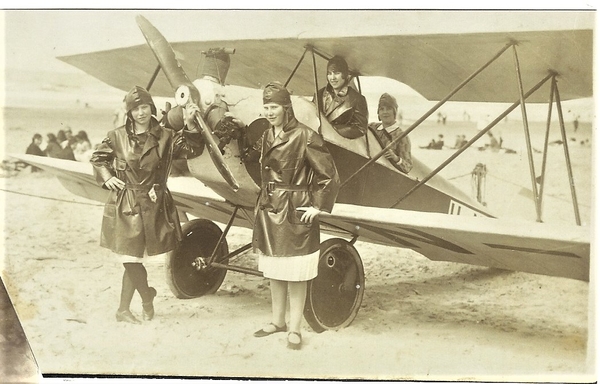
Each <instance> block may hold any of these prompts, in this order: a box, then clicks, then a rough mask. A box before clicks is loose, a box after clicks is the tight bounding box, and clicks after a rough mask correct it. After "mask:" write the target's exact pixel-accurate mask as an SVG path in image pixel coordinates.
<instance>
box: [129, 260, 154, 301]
mask: <svg viewBox="0 0 600 384" xmlns="http://www.w3.org/2000/svg"><path fill="white" fill-rule="evenodd" d="M123 266H124V267H125V270H126V271H127V274H128V275H129V278H130V279H131V281H132V282H133V286H134V287H135V289H137V291H138V292H139V293H140V296H141V297H142V301H143V302H148V301H152V299H153V298H154V292H155V291H154V289H151V288H149V287H148V272H147V271H146V268H145V267H144V265H143V264H142V263H123Z"/></svg>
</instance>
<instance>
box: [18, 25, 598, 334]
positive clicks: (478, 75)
mask: <svg viewBox="0 0 600 384" xmlns="http://www.w3.org/2000/svg"><path fill="white" fill-rule="evenodd" d="M136 20H137V23H138V26H139V28H140V30H141V31H142V33H143V35H144V37H145V39H146V41H147V44H145V45H137V46H131V47H126V48H117V49H112V50H107V51H100V52H92V53H85V54H78V55H72V56H63V57H59V59H60V60H62V61H64V62H66V63H68V64H71V65H73V66H75V67H77V68H79V69H81V70H83V71H85V72H86V73H88V74H90V75H92V76H94V77H96V78H97V79H99V80H101V81H103V82H104V83H106V84H108V85H110V86H113V87H116V88H118V89H121V90H123V91H127V90H128V89H130V88H131V86H133V85H146V88H148V89H149V90H150V92H151V93H152V94H153V95H154V96H163V97H173V95H175V96H174V99H175V102H176V103H177V104H179V105H183V104H185V103H186V102H187V101H189V100H190V98H191V100H193V101H194V102H196V103H198V105H200V106H201V109H203V111H205V110H207V109H208V107H209V105H210V104H211V103H212V102H213V99H214V98H215V95H216V94H218V93H219V92H221V91H219V88H218V87H217V88H215V87H213V88H211V87H210V86H207V83H206V82H207V81H210V80H207V79H193V81H192V79H190V77H189V76H188V74H195V73H196V72H197V68H198V66H199V63H201V62H202V60H206V57H207V54H208V53H209V52H216V51H219V52H225V53H227V54H228V55H230V57H231V63H232V70H231V71H230V73H229V74H228V75H227V78H226V82H225V85H224V89H225V92H224V94H225V95H226V96H224V97H223V100H224V101H225V102H226V103H227V109H228V111H229V112H230V113H231V114H233V115H235V116H236V117H237V118H239V119H240V120H241V121H243V122H244V123H245V124H247V130H248V132H247V134H248V137H250V138H251V139H253V140H256V139H258V137H259V136H260V134H261V133H262V132H263V131H264V129H266V128H267V126H268V123H265V121H266V119H264V118H263V117H262V116H261V115H260V112H261V110H262V108H261V107H262V99H261V87H262V86H264V85H265V84H267V83H268V82H269V81H272V80H279V81H282V82H284V83H285V85H286V86H287V87H288V88H289V89H290V90H291V92H292V93H293V94H294V100H293V106H294V110H295V114H296V116H297V118H298V119H299V120H300V121H302V122H303V123H304V124H306V125H308V126H309V127H311V128H312V129H314V130H315V131H317V132H319V133H320V134H321V135H322V137H323V138H324V139H325V141H326V143H327V145H328V148H329V150H330V152H331V153H332V154H333V156H334V159H335V161H336V166H337V168H338V171H339V174H340V178H341V180H342V188H341V191H340V194H339V196H338V199H337V202H336V205H335V207H334V209H333V211H332V213H331V214H322V215H321V217H320V221H321V229H322V231H323V232H324V233H327V234H329V235H331V237H330V238H329V239H327V240H326V241H324V242H323V243H322V245H321V256H320V262H319V274H318V277H317V278H315V279H314V280H312V281H311V282H309V284H308V294H307V302H306V310H305V318H306V320H307V322H308V323H309V324H310V325H311V327H312V328H313V329H314V330H316V331H323V330H327V329H339V328H342V327H345V326H348V325H349V324H350V323H351V322H352V321H353V319H354V318H355V316H356V315H357V313H358V311H359V308H360V305H361V301H362V298H363V293H364V289H365V276H364V269H363V264H362V261H361V258H360V255H359V252H358V251H357V250H356V248H355V246H354V245H355V242H356V241H365V242H372V243H376V244H383V245H387V246H393V247H400V248H408V249H412V250H414V251H416V252H418V253H420V254H422V255H424V256H425V257H427V258H429V259H431V260H442V261H451V262H458V263H466V264H472V265H478V266H486V267H492V268H500V269H506V270H514V271H524V272H528V273H534V274H543V275H549V276H558V277H564V278H571V279H578V280H583V281H588V280H589V274H590V268H589V266H590V229H589V228H588V227H583V226H581V220H580V219H579V208H578V203H577V197H576V191H575V189H574V183H573V176H572V172H571V167H570V163H569V161H570V160H569V151H568V145H567V144H568V140H566V136H565V135H566V133H565V125H564V118H563V112H562V107H561V102H562V101H564V100H570V99H577V98H585V97H591V96H592V94H593V93H592V84H593V81H592V72H593V70H592V69H593V68H592V45H593V30H592V27H591V25H584V26H583V27H581V28H574V27H573V26H577V25H580V23H576V22H574V23H571V24H570V25H571V27H570V28H568V29H555V30H542V31H516V32H486V33H483V32H482V33H461V34H402V33H401V32H398V33H394V30H393V28H392V29H391V31H392V33H389V34H386V35H377V36H373V35H370V36H337V37H302V36H299V37H296V38H282V39H277V38H274V39H266V40H265V39H262V40H256V39H240V40H222V41H216V40H213V41H194V42H175V43H169V42H168V41H167V40H166V38H165V37H164V36H163V35H162V34H161V33H160V32H159V31H158V30H157V29H156V28H155V27H154V26H153V25H152V24H151V23H150V22H149V21H148V20H147V19H146V18H144V17H143V16H137V18H136ZM334 55H341V56H343V57H344V58H345V59H346V60H347V61H348V63H349V65H350V66H351V68H352V75H353V79H354V82H353V86H355V87H356V88H357V89H358V90H359V91H360V88H361V87H360V78H361V77H362V76H383V77H389V78H393V79H395V80H398V81H400V82H402V83H404V84H407V85H409V86H410V87H412V88H413V89H415V90H416V91H417V92H419V93H420V94H422V95H423V96H424V97H425V98H427V99H429V100H434V101H437V103H436V104H435V106H433V107H432V108H431V109H430V110H429V111H427V112H426V113H425V114H424V115H423V116H421V117H420V118H419V119H417V120H416V121H415V122H414V123H413V124H411V125H410V126H409V127H408V128H407V129H405V130H404V134H403V136H402V137H404V136H406V135H408V134H410V132H411V131H413V130H414V129H417V128H418V127H419V125H420V124H421V123H422V122H423V121H424V120H425V119H427V118H428V117H429V116H431V115H432V114H434V113H436V111H438V110H439V108H440V107H441V106H442V105H444V104H445V103H446V102H447V101H449V100H452V101H474V102H478V101H489V102H503V103H510V106H509V107H508V108H507V109H506V110H505V111H504V112H503V113H501V114H500V115H499V116H498V117H497V118H496V119H494V120H493V121H491V122H490V123H489V125H488V126H486V127H485V128H483V129H481V130H480V131H479V133H477V134H476V135H475V136H474V137H472V138H471V139H470V140H468V143H467V145H466V146H464V147H462V148H461V149H458V150H456V151H455V152H453V153H452V154H451V155H450V156H449V158H448V159H447V160H446V161H444V162H443V163H442V164H440V165H439V167H437V168H435V169H430V168H429V167H427V166H426V165H425V164H424V163H422V162H421V161H419V160H418V159H414V161H413V162H414V166H413V169H412V170H411V171H410V172H409V173H408V174H405V173H402V172H400V171H399V170H398V169H396V168H395V167H394V166H393V165H392V164H391V163H390V162H389V161H388V160H387V159H386V158H385V157H384V156H383V154H384V153H385V151H386V150H388V149H389V148H390V146H391V145H392V144H393V143H392V144H390V146H388V147H383V146H382V144H381V143H380V142H379V141H378V140H376V137H375V135H374V134H373V133H372V132H367V134H366V135H365V136H364V137H360V138H357V139H347V138H344V137H342V136H340V135H339V134H338V133H337V132H336V131H335V130H334V129H333V128H332V126H331V125H330V124H329V122H328V121H327V119H326V118H325V117H324V116H321V115H320V114H319V113H318V111H317V108H316V107H315V104H314V103H313V102H312V98H311V97H312V95H314V94H316V91H317V90H318V88H319V78H324V73H325V65H326V61H327V60H328V59H329V58H331V57H332V56H334ZM132 58H135V60H132ZM507 84H510V86H508V85H507ZM321 85H323V84H321ZM544 85H545V87H544V88H543V86H544ZM240 90H243V92H245V93H244V95H245V96H244V97H239V98H237V99H234V98H232V97H231V95H233V94H234V93H235V92H240ZM543 90H546V91H543ZM559 91H560V92H559ZM211 92H212V93H211ZM526 102H534V103H541V102H543V103H547V104H548V106H549V113H548V123H547V130H549V129H550V118H551V115H552V110H553V108H555V109H556V113H557V114H558V118H559V123H560V124H559V125H560V130H561V134H562V136H563V142H564V153H565V159H566V162H567V165H568V172H569V174H568V177H569V180H570V185H571V197H572V200H573V208H574V213H575V217H576V223H575V224H574V225H560V226H557V225H552V224H548V223H543V222H542V212H541V211H542V204H541V199H542V194H543V180H544V178H543V177H541V178H539V177H538V176H540V175H539V174H538V173H536V170H535V169H534V166H533V161H532V147H531V143H530V142H529V132H528V120H527V111H526ZM517 108H520V110H521V113H522V117H523V125H524V132H525V138H526V143H527V148H528V158H529V165H530V174H531V183H532V190H533V204H535V207H536V214H537V222H531V223H527V224H525V223H520V224H519V225H514V223H511V222H507V221H505V220H499V219H497V218H495V217H494V215H493V213H492V212H489V211H488V209H487V208H486V207H485V206H483V205H482V204H480V203H479V202H478V201H476V200H474V199H472V198H471V197H470V196H468V195H467V194H466V193H464V192H463V191H462V190H460V189H459V188H457V187H456V186H454V185H452V184H451V183H450V182H449V181H447V180H445V179H444V178H442V177H441V176H440V175H439V172H440V171H441V170H442V169H443V168H444V167H446V166H447V165H448V164H449V163H451V162H452V161H453V160H454V159H456V157H458V156H460V155H461V154H462V153H463V152H464V151H465V150H466V149H467V148H468V147H469V146H471V145H472V144H473V143H475V142H476V141H477V140H478V139H479V138H480V137H482V136H483V135H484V134H486V133H487V132H488V131H489V130H490V129H492V127H494V126H495V125H496V124H497V123H498V122H499V121H501V120H502V119H503V118H504V117H505V116H507V115H508V114H509V113H510V112H512V111H513V110H515V109H517ZM165 109H166V112H167V113H168V112H169V109H168V108H165ZM196 118H197V120H198V123H199V126H200V127H201V131H202V135H203V137H204V138H205V141H206V149H207V150H205V151H204V152H203V154H202V155H201V156H199V157H196V158H193V159H188V160H187V164H188V168H189V171H190V173H191V176H183V177H172V178H170V180H169V189H170V190H171V193H172V195H173V197H174V199H175V201H176V204H177V207H178V209H179V211H180V212H181V213H182V214H187V215H191V216H194V217H195V218H196V219H193V220H190V221H188V222H186V223H185V224H184V225H183V231H184V235H185V236H184V240H183V242H182V244H181V246H180V247H179V248H178V249H177V250H176V251H173V252H172V253H170V254H169V255H168V256H167V258H166V261H165V263H166V264H165V270H166V275H167V276H166V277H167V281H168V284H169V286H170V288H171V290H172V292H173V293H174V295H175V296H176V297H178V298H195V297H199V296H202V295H205V294H209V293H214V292H215V291H216V290H217V289H218V288H219V286H220V284H221V283H222V281H223V279H224V277H225V275H226V273H227V271H236V272H242V273H248V274H254V275H258V276H261V275H262V274H261V272H259V271H256V270H253V269H251V268H247V267H244V266H240V265H236V264H235V260H236V258H238V257H240V256H241V255H243V254H245V253H247V252H248V251H249V250H250V249H251V243H250V242H249V243H248V244H247V245H244V246H242V247H240V248H239V249H235V250H230V249H229V247H228V243H227V234H228V232H229V230H230V228H231V227H232V226H234V225H235V226H241V227H247V228H252V225H253V221H254V213H253V212H254V207H255V202H256V198H257V194H258V191H259V186H260V184H261V181H260V177H259V172H258V169H257V167H258V166H259V165H258V164H253V163H247V162H245V161H243V156H242V151H243V150H242V145H241V142H240V141H239V140H235V139H232V140H230V141H228V142H227V143H226V145H224V146H220V145H217V142H219V143H220V141H219V140H220V139H219V138H217V137H216V135H215V132H214V129H215V126H214V125H211V122H210V121H208V120H205V118H204V116H203V113H199V114H198V115H197V116H196ZM546 137H547V136H546ZM547 150H548V140H546V146H545V149H544V164H543V166H542V176H543V173H544V171H545V164H546V162H545V161H546V156H547ZM15 157H18V158H19V159H21V160H23V161H26V162H28V163H30V164H33V165H35V166H37V167H40V168H42V169H45V170H47V171H49V172H53V173H54V174H56V176H57V177H58V178H59V180H60V181H61V183H62V184H63V185H64V186H65V187H66V188H67V189H68V190H69V191H71V192H72V193H74V194H76V195H79V196H83V197H86V198H89V199H92V200H97V201H101V202H104V201H105V200H106V196H107V193H108V192H107V191H105V190H103V189H101V188H100V187H98V186H97V184H96V182H95V180H94V178H93V174H92V167H91V165H90V164H84V163H77V162H72V161H65V160H58V159H51V158H40V157H35V156H27V155H15ZM536 179H537V180H536ZM539 180H541V182H540V183H538V181H539ZM216 222H218V223H221V224H222V225H221V226H218V225H217V224H216ZM222 228H223V229H222Z"/></svg>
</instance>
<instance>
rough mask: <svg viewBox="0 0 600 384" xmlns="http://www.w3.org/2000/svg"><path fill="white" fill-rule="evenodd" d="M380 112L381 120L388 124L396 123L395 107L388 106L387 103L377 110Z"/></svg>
mask: <svg viewBox="0 0 600 384" xmlns="http://www.w3.org/2000/svg"><path fill="white" fill-rule="evenodd" d="M377 112H378V113H379V118H380V119H381V122H382V123H383V124H386V125H391V124H394V122H395V121H396V115H395V114H394V108H391V107H388V106H387V105H382V106H381V107H379V110H378V111H377Z"/></svg>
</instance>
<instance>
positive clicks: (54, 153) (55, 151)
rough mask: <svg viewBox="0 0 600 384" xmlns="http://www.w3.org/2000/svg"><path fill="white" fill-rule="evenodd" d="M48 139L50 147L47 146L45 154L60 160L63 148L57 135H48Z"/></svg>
mask: <svg viewBox="0 0 600 384" xmlns="http://www.w3.org/2000/svg"><path fill="white" fill-rule="evenodd" d="M46 137H47V138H48V145H46V149H45V150H44V152H46V155H48V157H54V158H60V153H61V152H62V147H61V146H60V144H59V143H58V140H57V139H56V135H55V134H54V133H48V134H47V135H46Z"/></svg>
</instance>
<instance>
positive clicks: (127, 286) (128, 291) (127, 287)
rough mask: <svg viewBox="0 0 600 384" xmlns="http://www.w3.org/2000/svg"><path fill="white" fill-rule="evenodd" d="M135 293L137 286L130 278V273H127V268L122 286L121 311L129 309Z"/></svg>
mask: <svg viewBox="0 0 600 384" xmlns="http://www.w3.org/2000/svg"><path fill="white" fill-rule="evenodd" d="M134 293H135V287H134V286H133V282H132V281H131V279H130V278H129V274H128V273H127V269H126V270H124V271H123V285H122V286H121V302H120V304H119V311H120V312H122V311H128V310H129V305H130V304H131V300H132V299H133V294H134Z"/></svg>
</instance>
